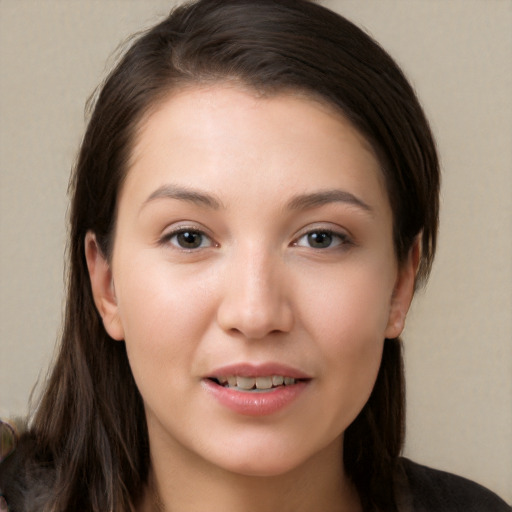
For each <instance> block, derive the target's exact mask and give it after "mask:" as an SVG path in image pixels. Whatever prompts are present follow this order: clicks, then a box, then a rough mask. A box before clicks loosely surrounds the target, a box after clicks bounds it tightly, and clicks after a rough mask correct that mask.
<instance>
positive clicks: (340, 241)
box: [292, 228, 353, 251]
mask: <svg viewBox="0 0 512 512" xmlns="http://www.w3.org/2000/svg"><path fill="white" fill-rule="evenodd" d="M314 235H316V236H318V235H321V238H323V239H325V238H326V237H328V238H330V239H331V243H329V245H327V246H326V247H314V246H313V245H311V243H312V241H311V240H310V239H309V237H312V236H314ZM305 238H307V239H308V245H302V244H301V243H300V241H301V240H302V239H305ZM333 241H336V243H334V245H333ZM292 245H294V246H297V247H309V248H311V249H316V250H319V251H321V250H326V249H336V248H341V247H346V246H350V245H353V241H352V239H351V238H350V237H349V236H348V235H347V234H346V233H340V232H337V231H333V230H332V229H322V228H316V229H311V230H309V231H307V232H306V233H303V234H302V235H300V236H299V237H298V238H297V239H296V241H295V242H293V244H292Z"/></svg>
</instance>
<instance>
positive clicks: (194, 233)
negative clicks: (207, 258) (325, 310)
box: [159, 227, 215, 251]
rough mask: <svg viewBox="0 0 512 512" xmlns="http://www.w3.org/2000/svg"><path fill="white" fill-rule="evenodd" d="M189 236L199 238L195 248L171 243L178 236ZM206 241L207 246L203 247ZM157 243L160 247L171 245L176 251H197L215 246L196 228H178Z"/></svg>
mask: <svg viewBox="0 0 512 512" xmlns="http://www.w3.org/2000/svg"><path fill="white" fill-rule="evenodd" d="M186 234H189V235H191V236H195V237H201V243H200V245H198V246H197V247H184V246H182V245H180V244H179V243H178V242H177V241H176V243H174V242H173V239H177V237H179V236H180V235H186ZM205 240H207V241H208V245H207V246H206V247H204V246H203V242H204V241H205ZM159 243H160V244H161V245H164V244H171V245H172V246H173V247H175V248H176V249H178V250H182V251H196V250H198V249H205V248H208V247H213V246H215V243H214V242H213V241H212V239H211V238H210V237H209V236H208V235H207V234H206V233H205V232H204V231H202V230H200V229H197V228H188V227H179V228H177V229H175V230H173V231H171V232H170V233H166V234H165V235H164V236H163V237H162V238H161V239H160V240H159Z"/></svg>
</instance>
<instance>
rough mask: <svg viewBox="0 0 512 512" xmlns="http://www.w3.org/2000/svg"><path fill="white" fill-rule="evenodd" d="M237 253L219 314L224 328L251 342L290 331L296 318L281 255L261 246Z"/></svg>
mask: <svg viewBox="0 0 512 512" xmlns="http://www.w3.org/2000/svg"><path fill="white" fill-rule="evenodd" d="M233 252H234V254H233V256H232V257H231V258H229V262H228V263H227V268H226V276H225V280H224V281H225V286H224V290H223V291H224V294H223V297H222V300H221V304H220V307H219V311H218V321H219V324H220V325H221V327H222V328H223V329H224V330H227V331H238V332H240V333H242V334H243V335H244V336H245V337H247V338H250V339H260V338H263V337H264V336H266V335H267V334H270V333H272V332H287V331H289V330H290V328H291V325H292V323H293V318H292V312H291V307H290V302H289V297H288V294H287V292H286V276H285V275H284V273H283V272H282V265H281V261H280V256H279V254H277V252H275V251H272V250H268V249H265V248H264V247H262V246H261V245H260V244H257V243H251V244H247V245H246V246H245V247H240V248H238V249H236V250H234V251H233Z"/></svg>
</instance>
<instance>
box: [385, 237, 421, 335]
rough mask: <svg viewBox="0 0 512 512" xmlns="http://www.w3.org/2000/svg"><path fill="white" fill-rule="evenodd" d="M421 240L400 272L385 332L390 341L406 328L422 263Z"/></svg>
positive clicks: (418, 238) (410, 252)
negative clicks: (417, 274)
mask: <svg viewBox="0 0 512 512" xmlns="http://www.w3.org/2000/svg"><path fill="white" fill-rule="evenodd" d="M420 240H421V238H420V237H419V236H418V237H416V240H415V241H414V244H413V246H412V247H411V249H410V251H409V254H408V255H407V259H406V261H405V262H404V263H403V264H402V265H401V266H400V268H399V270H398V276H397V279H396V283H395V288H394V289H393V295H392V297H391V306H390V310H389V317H388V325H387V327H386V331H385V336H386V338H389V339H392V338H397V337H398V336H400V334H401V333H402V331H403V330H404V327H405V317H406V316H407V312H408V311H409V306H410V305H411V301H412V297H413V295H414V285H415V282H416V272H417V270H418V265H419V262H420V245H421V241H420Z"/></svg>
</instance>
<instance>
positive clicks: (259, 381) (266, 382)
mask: <svg viewBox="0 0 512 512" xmlns="http://www.w3.org/2000/svg"><path fill="white" fill-rule="evenodd" d="M271 387H272V377H256V389H270V388H271Z"/></svg>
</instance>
